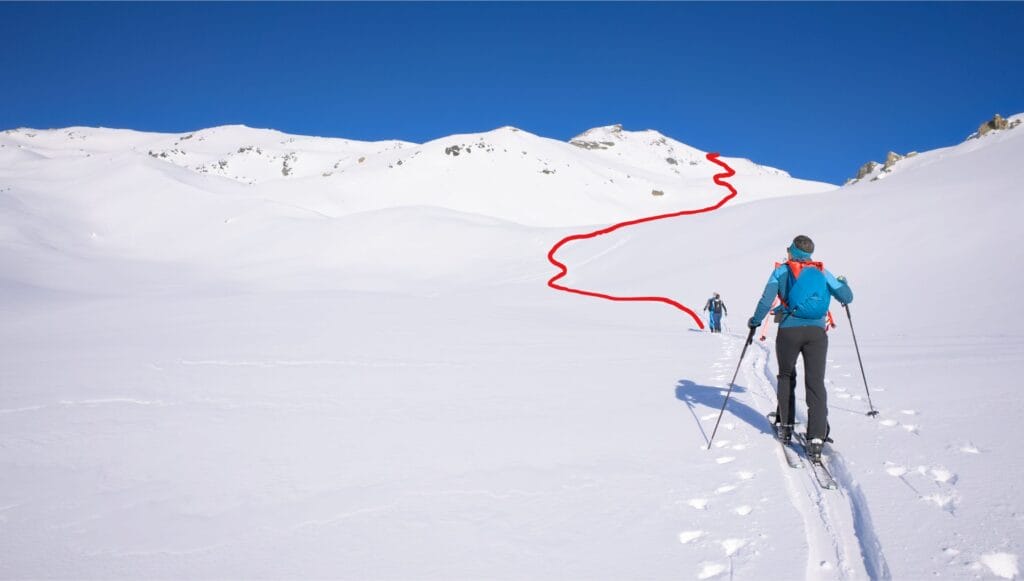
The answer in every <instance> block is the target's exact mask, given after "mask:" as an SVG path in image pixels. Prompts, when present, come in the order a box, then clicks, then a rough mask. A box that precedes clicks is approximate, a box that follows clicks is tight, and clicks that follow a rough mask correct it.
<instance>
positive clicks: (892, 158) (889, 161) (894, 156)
mask: <svg viewBox="0 0 1024 581" xmlns="http://www.w3.org/2000/svg"><path fill="white" fill-rule="evenodd" d="M903 158H904V156H902V155H900V154H898V153H896V152H895V151H890V152H889V153H888V154H886V156H885V164H883V165H882V171H889V170H891V169H892V166H894V165H896V162H897V161H899V160H901V159H903Z"/></svg>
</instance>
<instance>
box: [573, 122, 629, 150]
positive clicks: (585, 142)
mask: <svg viewBox="0 0 1024 581" xmlns="http://www.w3.org/2000/svg"><path fill="white" fill-rule="evenodd" d="M602 130H603V132H604V133H605V134H607V135H615V136H617V137H618V138H619V139H621V138H622V136H621V135H620V134H621V133H622V124H621V123H616V124H615V125H612V126H610V127H599V128H595V129H591V130H589V131H586V132H585V133H583V134H582V135H579V136H577V137H576V138H574V139H571V140H569V143H570V144H571V145H575V146H576V147H579V148H582V149H608V148H610V147H615V142H614V141H598V140H593V139H583V138H584V137H587V136H588V135H591V134H593V133H596V132H598V131H602Z"/></svg>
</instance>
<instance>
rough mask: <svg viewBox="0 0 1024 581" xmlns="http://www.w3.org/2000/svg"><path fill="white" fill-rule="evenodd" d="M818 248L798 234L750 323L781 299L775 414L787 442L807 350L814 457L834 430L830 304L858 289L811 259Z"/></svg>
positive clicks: (844, 301) (849, 299)
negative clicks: (829, 387) (828, 385)
mask: <svg viewBox="0 0 1024 581" xmlns="http://www.w3.org/2000/svg"><path fill="white" fill-rule="evenodd" d="M813 252H814V242H813V241H811V239H810V238H808V237H807V236H797V237H796V238H794V239H793V244H792V245H790V247H789V248H788V249H787V254H788V258H789V260H788V261H787V262H785V263H783V264H781V265H779V266H778V267H777V268H775V269H774V270H773V271H772V274H771V276H770V277H769V278H768V283H767V284H766V285H765V288H764V292H763V293H762V294H761V300H760V301H759V302H758V304H757V308H756V309H755V311H754V316H752V317H751V318H750V320H749V321H748V326H749V327H751V328H756V327H758V326H760V324H761V320H762V319H764V317H765V315H767V314H768V312H769V310H771V308H772V303H773V302H774V301H775V298H776V297H778V298H779V299H780V304H779V306H778V307H776V308H775V309H774V311H773V313H774V315H775V317H776V321H778V323H779V332H778V335H777V336H776V338H775V353H776V356H777V358H778V363H779V375H778V399H779V408H778V412H777V413H778V415H777V419H776V421H777V422H778V423H779V437H780V438H782V439H783V440H786V441H788V440H789V438H790V437H791V435H792V431H793V419H794V418H793V409H794V406H793V398H794V393H793V392H794V389H795V386H796V385H795V379H794V377H795V372H796V360H797V358H798V357H799V356H800V355H803V359H804V384H805V386H806V390H807V394H806V399H807V439H808V441H809V442H810V444H809V446H808V452H809V453H810V454H811V455H812V456H820V453H821V446H822V444H823V443H824V442H825V440H826V439H827V438H828V431H829V428H828V396H827V393H826V392H825V363H826V358H827V354H828V336H827V335H826V334H825V328H826V326H827V324H828V304H829V302H830V301H831V298H832V297H834V298H836V299H837V300H838V301H839V302H840V303H842V304H844V305H846V304H848V303H850V302H852V301H853V291H851V290H850V287H849V286H848V285H847V284H846V279H845V278H843V277H838V278H836V277H834V276H833V275H832V273H830V272H829V271H828V270H826V269H825V267H824V265H823V264H822V263H820V262H813V261H811V254H812V253H813ZM808 269H810V270H808ZM812 459H813V458H812Z"/></svg>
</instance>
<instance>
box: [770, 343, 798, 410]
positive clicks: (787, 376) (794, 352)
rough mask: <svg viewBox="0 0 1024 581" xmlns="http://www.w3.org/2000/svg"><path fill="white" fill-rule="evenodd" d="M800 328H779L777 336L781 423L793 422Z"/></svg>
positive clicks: (776, 348)
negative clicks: (794, 385) (794, 383)
mask: <svg viewBox="0 0 1024 581" xmlns="http://www.w3.org/2000/svg"><path fill="white" fill-rule="evenodd" d="M799 331H800V329H799V328H787V329H779V332H778V334H777V335H776V336H775V355H776V356H777V357H778V362H779V376H778V380H779V383H778V398H779V410H778V411H779V423H780V424H783V425H787V426H789V425H792V424H793V417H794V415H793V405H794V404H793V399H794V398H793V382H794V381H796V380H795V379H793V377H794V375H795V374H796V358H797V357H798V356H799V355H800V342H799V339H800V337H799Z"/></svg>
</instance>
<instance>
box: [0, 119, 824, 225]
mask: <svg viewBox="0 0 1024 581" xmlns="http://www.w3.org/2000/svg"><path fill="white" fill-rule="evenodd" d="M604 134H607V135H609V136H610V137H609V138H610V139H612V140H613V141H609V142H608V143H614V146H608V150H589V149H587V148H584V147H577V146H575V145H570V144H569V143H563V142H559V141H555V140H551V139H546V138H542V137H539V136H536V135H533V134H530V133H528V132H525V131H521V130H519V129H516V128H513V127H503V128H500V129H496V130H494V131H489V132H486V133H479V134H467V135H452V136H448V137H444V138H441V139H437V140H435V141H431V142H429V143H425V144H423V145H415V144H411V143H406V142H400V141H388V142H376V143H363V142H354V141H348V140H343V139H325V138H315V137H301V136H293V135H286V134H283V133H279V132H277V131H270V130H259V129H251V128H248V127H244V126H228V127H216V128H212V129H204V130H202V131H196V132H193V133H188V134H184V135H165V134H154V133H138V132H132V131H118V130H107V129H89V128H69V129H61V130H50V131H38V130H31V129H18V130H10V131H6V132H4V133H3V134H0V161H2V163H3V165H4V168H5V171H4V174H3V178H4V179H5V180H7V181H8V182H11V181H14V182H16V183H17V182H18V181H19V178H20V179H25V178H27V179H28V180H29V181H28V183H27V184H26V186H27V187H31V183H32V182H31V180H32V179H33V178H36V177H42V176H45V179H46V181H47V183H51V182H52V181H54V180H56V181H63V182H64V183H65V186H64V188H71V187H74V189H75V191H76V194H77V196H78V197H80V198H87V199H88V198H92V197H94V196H108V197H109V196H110V195H114V194H122V195H125V196H127V195H132V196H136V197H138V196H143V195H145V192H140V191H110V190H99V189H96V188H94V187H93V186H92V184H90V182H89V180H90V179H94V178H97V177H101V176H102V174H123V173H125V172H127V171H139V168H141V167H151V168H162V169H163V170H164V173H165V175H166V176H167V180H179V181H180V180H185V181H188V182H189V183H190V184H193V185H195V186H196V187H199V188H201V189H204V190H210V191H223V190H225V189H227V190H228V191H232V192H238V193H239V194H241V195H244V196H246V197H248V198H254V199H268V200H273V201H276V202H279V203H282V204H291V205H295V206H299V207H302V208H305V209H308V210H310V211H314V212H319V213H321V214H326V215H330V216H340V215H345V214H351V213H354V212H359V211H365V210H374V209H382V208H388V207H398V206H410V205H416V206H438V207H443V208H448V209H452V210H456V211H461V212H469V213H475V214H482V215H486V216H492V217H495V218H499V219H503V220H509V221H514V222H519V223H522V224H528V225H545V226H559V225H568V224H589V223H601V222H605V221H609V220H613V219H619V218H621V217H622V216H624V215H626V216H641V215H645V214H648V213H657V212H659V211H661V210H664V209H666V208H673V207H675V206H678V205H679V204H694V203H702V202H706V201H709V200H711V199H712V198H713V197H714V196H716V195H718V192H715V191H714V188H708V186H707V184H708V180H707V178H708V176H710V175H712V174H713V173H714V172H715V171H717V170H718V168H717V166H714V165H713V164H710V163H709V162H708V161H707V160H706V159H704V156H703V152H699V151H697V150H695V149H693V148H690V147H688V146H685V145H683V144H681V143H679V142H677V141H674V140H671V139H668V138H666V137H664V136H661V135H660V134H658V133H657V132H653V131H643V132H635V133H634V132H628V131H623V130H622V129H621V127H618V126H616V127H611V128H600V129H595V130H591V131H589V132H587V133H585V134H584V135H583V136H581V138H583V137H585V136H586V135H592V136H598V137H599V135H604ZM574 141H575V142H576V143H579V141H578V140H574ZM727 161H729V162H730V163H732V164H733V167H735V168H736V169H737V172H738V174H739V176H738V178H737V179H738V180H740V182H738V183H741V184H742V185H743V186H744V187H745V198H744V199H745V200H754V199H760V198H763V197H770V196H777V195H792V194H799V193H810V192H820V191H827V190H830V189H834V186H831V185H829V184H823V183H819V182H809V181H805V180H797V179H793V178H791V177H790V176H789V175H788V174H786V173H785V172H781V171H779V170H774V169H771V168H764V167H762V166H758V165H756V164H754V163H751V162H749V161H747V160H739V159H727ZM179 167H180V168H184V169H186V170H188V171H189V173H192V174H197V175H198V177H200V178H201V179H198V180H197V179H189V178H185V177H182V176H181V174H180V173H178V172H174V171H173V170H174V169H175V168H179ZM218 177H220V178H227V179H228V180H231V181H232V182H234V183H236V184H244V185H247V186H249V187H248V188H236V189H230V186H229V185H226V184H219V183H217V181H218V180H217V178H218ZM152 179H153V178H147V182H146V183H147V186H149V187H152V186H154V185H155V186H157V187H170V185H169V184H168V185H164V184H156V183H154V182H153V181H152ZM165 181H166V180H165ZM62 189H63V188H62ZM52 190H53V188H51V187H48V188H47V191H48V192H52ZM30 194H31V191H29V192H26V193H25V195H30Z"/></svg>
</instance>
